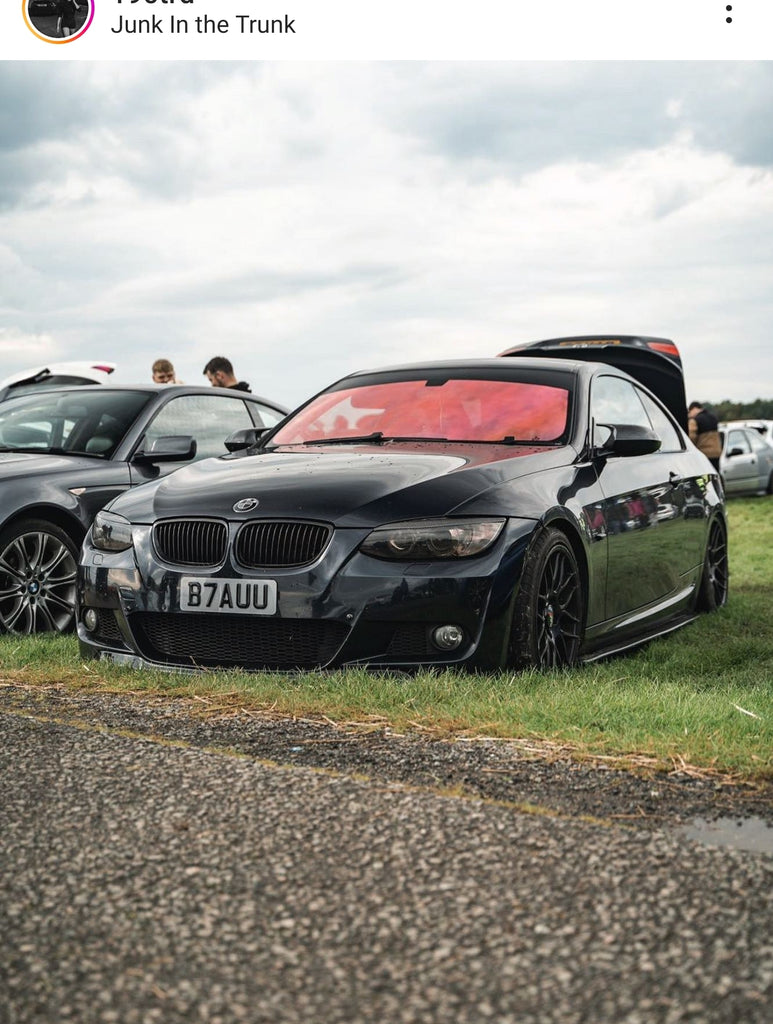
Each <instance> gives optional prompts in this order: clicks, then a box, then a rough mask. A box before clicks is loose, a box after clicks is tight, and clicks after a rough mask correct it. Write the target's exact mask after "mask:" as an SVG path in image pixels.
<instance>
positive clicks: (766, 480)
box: [719, 427, 773, 495]
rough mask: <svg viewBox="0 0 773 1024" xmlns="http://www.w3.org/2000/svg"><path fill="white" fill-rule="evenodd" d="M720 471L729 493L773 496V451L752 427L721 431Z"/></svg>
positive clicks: (731, 428) (726, 490)
mask: <svg viewBox="0 0 773 1024" xmlns="http://www.w3.org/2000/svg"><path fill="white" fill-rule="evenodd" d="M719 436H720V437H721V438H722V454H721V456H720V459H719V470H720V472H721V474H722V479H723V481H724V484H725V493H726V494H728V495H732V494H760V493H761V492H765V493H767V494H773V447H771V445H769V444H768V442H767V441H766V440H765V439H764V438H763V437H762V436H761V435H760V433H759V432H758V431H756V430H754V429H752V428H750V427H730V428H729V429H727V430H720V432H719Z"/></svg>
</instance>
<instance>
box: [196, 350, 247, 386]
mask: <svg viewBox="0 0 773 1024" xmlns="http://www.w3.org/2000/svg"><path fill="white" fill-rule="evenodd" d="M203 372H204V373H205V374H206V377H207V380H208V381H209V383H210V384H211V385H212V387H213V388H233V389H234V391H251V390H252V389H251V388H250V385H249V384H248V383H247V381H246V380H237V379H236V375H235V373H234V368H233V363H232V362H231V360H230V359H226V358H225V356H213V357H212V358H211V359H210V361H209V362H208V363H207V365H206V366H205V367H204V371H203Z"/></svg>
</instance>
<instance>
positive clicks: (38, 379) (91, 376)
mask: <svg viewBox="0 0 773 1024" xmlns="http://www.w3.org/2000/svg"><path fill="white" fill-rule="evenodd" d="M113 370H115V363H105V362H96V361H94V362H92V363H88V362H86V363H81V362H71V363H49V364H48V366H36V367H34V368H33V369H31V370H22V372H21V373H12V374H11V376H10V377H6V378H5V380H2V381H0V402H1V401H3V400H4V399H6V398H15V397H16V396H17V395H26V394H27V393H28V392H30V391H42V390H45V389H46V388H57V387H61V386H63V385H68V386H71V385H73V384H107V382H108V379H109V377H110V374H111V373H112V372H113Z"/></svg>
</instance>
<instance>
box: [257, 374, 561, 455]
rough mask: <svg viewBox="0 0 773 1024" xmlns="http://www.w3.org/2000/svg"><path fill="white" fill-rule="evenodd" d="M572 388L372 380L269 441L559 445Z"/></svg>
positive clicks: (331, 396)
mask: <svg viewBox="0 0 773 1024" xmlns="http://www.w3.org/2000/svg"><path fill="white" fill-rule="evenodd" d="M568 409H569V392H568V390H567V389H566V388H563V387H553V386H549V385H546V384H532V383H523V382H521V381H513V380H485V379H469V378H456V377H455V378H450V379H449V378H447V379H444V380H440V381H438V380H436V379H434V378H433V379H427V378H424V379H418V380H400V381H390V382H385V383H375V384H374V383H370V384H364V385H362V386H360V387H357V386H352V387H349V388H343V389H341V390H335V391H327V392H325V393H324V394H322V395H319V396H318V397H317V398H315V399H314V400H313V401H312V402H310V403H309V405H307V406H306V407H305V408H303V409H301V410H300V412H298V414H297V415H296V416H294V417H292V418H291V419H290V420H289V421H288V422H286V423H285V424H284V426H283V427H282V428H281V429H280V430H279V431H278V432H277V433H276V434H274V436H273V437H272V438H271V444H272V445H293V444H314V443H316V442H322V443H325V442H327V443H329V442H330V441H331V440H333V439H341V440H345V439H347V438H351V439H352V440H356V439H357V438H360V439H362V440H372V441H381V442H383V441H388V440H390V439H391V438H395V439H411V440H423V439H426V440H447V441H472V442H488V443H492V442H494V443H496V442H500V443H502V442H506V443H510V444H512V443H522V444H528V443H536V444H549V443H552V444H557V443H560V442H562V441H563V440H564V439H565V436H566V429H567V413H568Z"/></svg>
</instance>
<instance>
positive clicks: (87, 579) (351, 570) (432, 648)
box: [78, 519, 536, 671]
mask: <svg viewBox="0 0 773 1024" xmlns="http://www.w3.org/2000/svg"><path fill="white" fill-rule="evenodd" d="M535 526H536V523H535V522H534V521H532V520H523V519H510V520H508V522H507V523H506V526H505V529H504V530H503V531H502V534H501V535H500V537H499V538H498V539H497V541H496V543H495V544H494V545H492V547H491V548H490V549H489V550H487V551H486V552H484V553H483V554H482V555H480V556H477V557H475V558H469V559H459V560H455V561H453V562H452V561H434V562H415V563H400V562H392V561H382V560H380V559H376V558H371V557H369V556H367V555H363V554H362V553H360V552H359V550H358V548H359V545H360V543H361V542H362V540H363V539H364V538H365V537H366V536H367V534H368V533H369V530H353V529H343V530H336V531H335V532H334V534H333V539H332V541H331V543H330V545H329V547H328V549H327V550H326V552H325V554H324V555H323V557H322V558H321V559H320V560H319V561H318V562H317V563H315V564H314V565H312V566H308V567H305V568H303V569H292V570H288V569H283V570H277V571H271V572H260V571H249V572H246V571H245V570H244V569H241V568H240V567H237V566H236V565H234V564H233V563H232V562H230V560H226V562H225V563H224V564H223V565H222V566H219V567H218V568H217V569H216V570H214V571H207V570H203V569H202V570H199V572H197V570H196V569H195V568H192V567H190V566H186V567H174V566H171V565H167V564H163V563H162V562H161V561H160V560H159V559H158V558H157V556H156V554H155V552H154V549H153V545H152V543H151V530H150V527H147V526H139V527H134V530H133V534H134V546H133V548H132V549H129V550H128V551H125V552H121V553H117V554H113V553H106V552H102V551H97V550H96V549H95V548H94V547H93V546H92V545H91V543H90V541H89V539H88V538H87V540H86V542H85V544H84V548H83V553H82V556H81V564H80V567H79V581H78V595H79V613H78V638H79V641H80V648H81V654H82V656H84V657H86V658H107V659H110V660H113V661H115V662H118V663H122V664H130V665H134V666H136V667H140V666H143V667H152V668H166V669H178V670H186V669H188V670H196V669H211V668H237V669H244V670H247V671H266V670H283V671H287V670H313V669H317V668H336V667H342V666H346V665H367V666H370V667H383V668H401V667H402V668H406V667H417V666H422V665H423V666H433V665H435V666H441V665H442V666H452V665H465V666H468V667H475V668H481V669H492V668H497V667H500V666H501V665H503V664H504V662H505V658H506V650H507V642H508V638H509V629H510V618H511V606H512V600H513V595H514V592H515V589H516V588H517V584H518V580H519V578H520V572H521V566H522V563H523V556H524V553H525V551H526V548H527V546H528V542H529V539H530V537H531V534H532V532H533V530H534V527H535ZM229 550H230V548H229ZM229 558H230V555H229ZM199 574H200V575H201V577H202V579H212V578H216V577H222V578H225V579H234V578H240V579H244V580H252V579H265V578H271V579H273V580H275V581H276V583H277V588H278V602H277V612H276V614H274V615H270V616H266V615H256V614H244V615H242V614H233V613H222V612H220V613H218V612H192V611H181V610H180V581H181V579H182V578H183V577H184V576H191V575H199ZM89 609H93V611H94V613H95V614H93V615H87V612H88V610H89ZM94 620H95V621H94ZM87 621H89V625H90V627H91V628H89V627H88V626H87ZM449 624H452V625H454V626H457V627H460V628H461V630H462V634H463V640H462V642H461V644H460V645H459V647H457V648H456V649H455V650H453V651H447V650H441V649H439V648H438V646H437V645H436V644H435V643H434V642H433V639H432V638H433V633H434V630H435V629H436V628H437V627H439V626H444V625H449Z"/></svg>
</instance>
